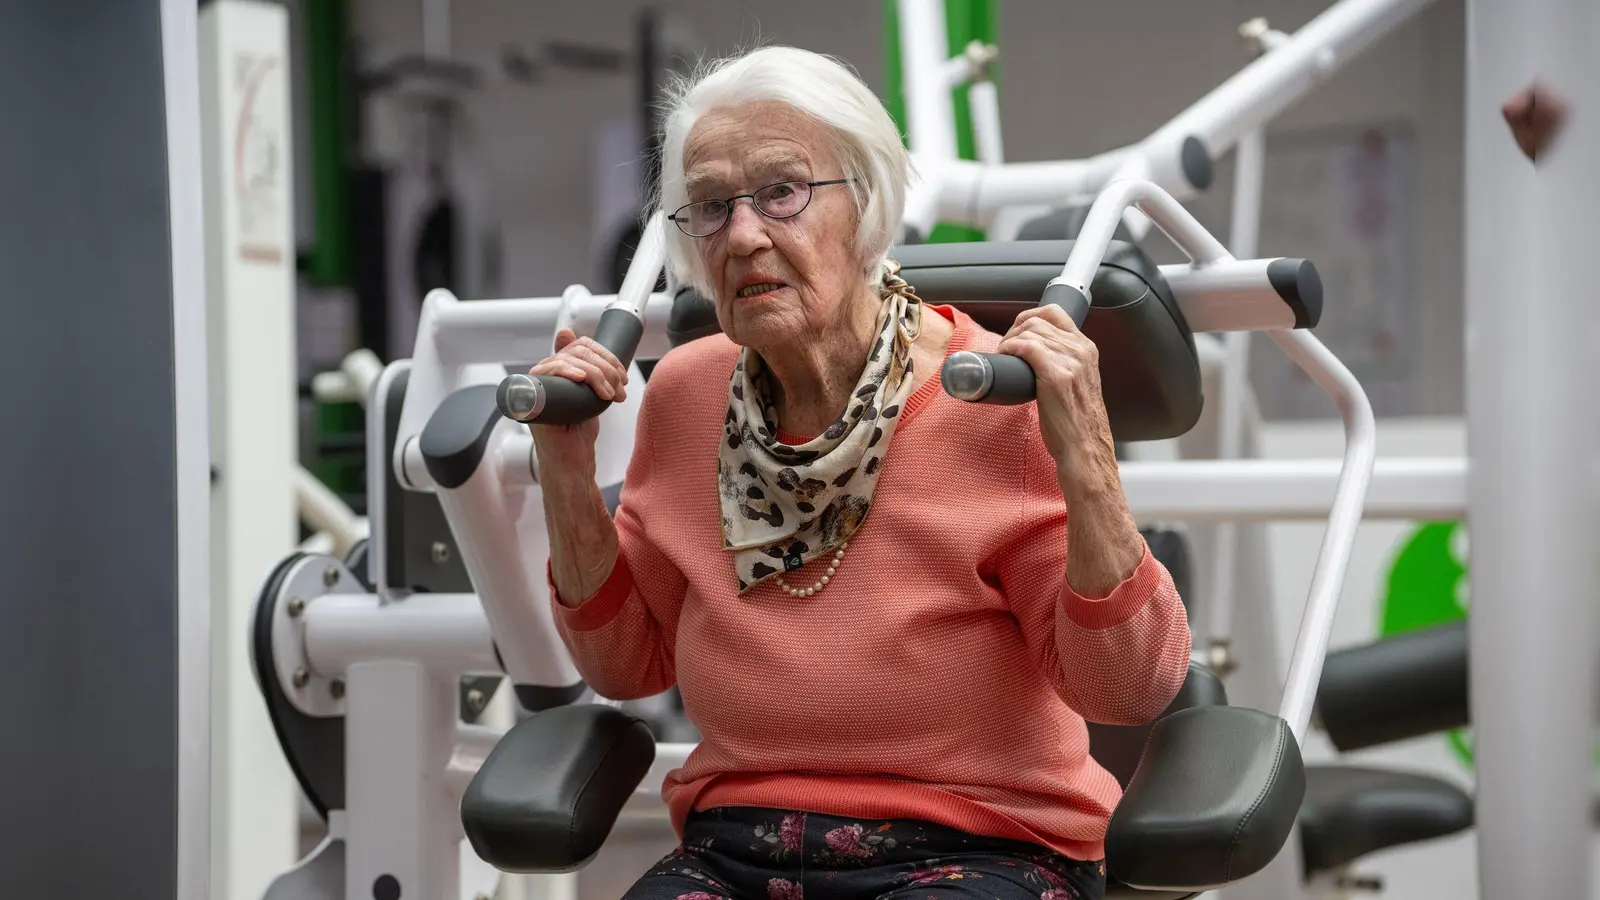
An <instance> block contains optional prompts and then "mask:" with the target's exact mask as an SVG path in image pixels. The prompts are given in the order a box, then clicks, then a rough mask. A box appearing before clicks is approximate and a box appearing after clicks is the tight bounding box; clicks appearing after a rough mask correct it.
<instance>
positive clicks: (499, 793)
mask: <svg viewBox="0 0 1600 900" xmlns="http://www.w3.org/2000/svg"><path fill="white" fill-rule="evenodd" d="M655 753H656V742H655V736H654V735H653V734H651V733H650V729H649V727H648V726H647V725H646V724H645V723H644V722H643V721H642V720H640V719H638V718H635V717H634V716H630V715H628V714H627V713H624V712H622V711H621V710H617V709H613V708H612V707H609V706H599V705H587V704H585V705H579V706H564V707H559V708H556V709H551V710H548V711H545V712H541V713H537V714H535V715H534V716H532V717H531V718H528V719H524V720H523V721H522V722H520V723H518V724H517V725H516V726H515V727H513V728H512V729H511V730H510V731H508V732H506V734H505V736H504V737H502V738H501V739H500V742H499V743H498V744H496V745H495V747H494V749H493V750H492V751H490V752H489V757H488V759H486V760H484V762H483V766H482V767H481V768H479V769H478V774H477V775H476V776H474V777H473V779H472V782H471V784H469V785H468V786H467V790H466V792H465V794H464V795H463V796H462V798H461V824H462V827H463V829H464V830H465V832H466V835H467V840H468V841H470V842H471V844H472V849H473V850H475V851H476V852H477V854H478V856H479V858H481V859H482V860H484V861H485V862H487V863H489V864H490V865H492V866H494V867H495V868H497V869H500V870H501V871H503V872H567V871H572V870H574V869H577V868H579V867H581V866H582V865H583V864H584V863H586V862H587V861H588V860H590V859H592V858H593V857H594V855H595V854H596V853H598V852H599V851H600V845H601V844H603V843H604V842H605V839H606V837H607V836H608V835H609V834H610V833H611V827H612V825H614V824H615V823H616V821H617V816H618V815H619V814H620V813H621V812H622V807H623V805H624V804H625V803H627V801H628V798H629V796H631V795H632V793H633V790H634V788H635V787H637V786H638V785H639V783H640V782H641V781H643V780H644V777H645V775H646V774H647V773H648V772H649V771H650V765H651V763H653V762H654V761H655Z"/></svg>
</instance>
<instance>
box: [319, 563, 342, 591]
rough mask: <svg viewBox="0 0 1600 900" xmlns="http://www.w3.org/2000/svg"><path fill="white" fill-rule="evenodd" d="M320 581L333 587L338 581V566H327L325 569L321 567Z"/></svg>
mask: <svg viewBox="0 0 1600 900" xmlns="http://www.w3.org/2000/svg"><path fill="white" fill-rule="evenodd" d="M322 583H323V584H324V585H326V586H327V587H333V586H334V585H336V584H338V583H339V567H338V566H329V567H327V568H326V569H323V570H322Z"/></svg>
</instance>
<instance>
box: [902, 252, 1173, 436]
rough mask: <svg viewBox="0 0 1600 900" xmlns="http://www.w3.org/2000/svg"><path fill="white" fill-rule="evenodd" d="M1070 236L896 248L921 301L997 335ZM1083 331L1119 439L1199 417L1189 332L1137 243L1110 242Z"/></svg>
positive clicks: (1027, 305)
mask: <svg viewBox="0 0 1600 900" xmlns="http://www.w3.org/2000/svg"><path fill="white" fill-rule="evenodd" d="M1073 244H1074V242H1073V241H1065V240H1063V241H1008V242H1003V243H1002V242H980V243H965V244H920V245H917V246H913V247H900V248H898V249H897V250H896V253H895V258H896V259H898V260H899V261H900V274H901V277H903V278H905V280H906V281H907V283H909V284H911V285H912V286H913V287H915V288H916V290H917V294H918V295H919V296H921V297H922V298H923V299H924V300H926V301H928V302H929V303H948V304H951V305H954V306H956V307H958V308H960V309H961V310H962V311H963V312H965V313H966V314H967V315H969V316H971V317H972V318H973V319H974V320H976V321H977V322H978V324H980V325H982V326H983V327H984V328H986V329H988V330H990V331H993V332H996V333H998V334H1004V333H1005V332H1006V331H1007V330H1008V329H1009V328H1010V327H1011V323H1012V322H1013V321H1015V320H1016V318H1017V315H1018V314H1019V313H1021V312H1022V311H1023V310H1026V309H1031V308H1032V307H1034V306H1037V305H1038V303H1039V297H1040V295H1041V294H1043V292H1044V288H1045V285H1046V284H1048V283H1049V282H1050V279H1052V278H1055V277H1056V276H1058V275H1060V274H1061V267H1062V266H1064V265H1065V264H1066V261H1067V254H1069V253H1070V252H1071V251H1072V246H1073ZM1089 293H1090V295H1091V300H1092V305H1091V306H1090V309H1089V316H1088V318H1087V319H1085V320H1084V323H1083V333H1084V334H1085V335H1087V336H1088V337H1089V339H1090V340H1092V341H1094V342H1095V346H1097V347H1098V348H1099V350H1100V386H1101V391H1102V392H1103V394H1104V396H1105V402H1106V414H1107V416H1108V417H1109V418H1110V420H1111V432H1112V434H1113V435H1114V436H1115V437H1116V439H1117V440H1119V441H1150V440H1161V439H1164V438H1171V437H1177V436H1178V435H1181V434H1183V433H1185V432H1187V431H1188V430H1189V429H1190V428H1192V427H1193V426H1194V423H1195V422H1196V421H1198V420H1199V418H1200V409H1201V402H1202V398H1201V391H1200V360H1199V356H1198V354H1197V353H1196V351H1195V347H1194V335H1193V334H1191V333H1190V331H1189V326H1188V324H1187V323H1186V322H1185V321H1184V318H1183V312H1182V311H1181V310H1180V309H1179V308H1178V302H1177V301H1176V300H1175V299H1173V296H1172V291H1171V289H1170V288H1168V286H1167V282H1166V279H1164V278H1162V277H1161V270H1160V269H1159V268H1158V267H1157V266H1156V264H1155V263H1154V262H1153V261H1152V260H1151V259H1150V257H1148V256H1146V255H1145V254H1144V252H1143V251H1141V250H1140V249H1139V248H1137V247H1135V246H1134V245H1132V244H1129V243H1126V242H1124V241H1112V242H1111V245H1110V247H1109V249H1108V250H1107V251H1106V255H1105V258H1104V260H1103V261H1102V262H1101V264H1100V269H1099V271H1098V272H1096V273H1095V277H1094V281H1093V282H1092V283H1091V284H1090V286H1089Z"/></svg>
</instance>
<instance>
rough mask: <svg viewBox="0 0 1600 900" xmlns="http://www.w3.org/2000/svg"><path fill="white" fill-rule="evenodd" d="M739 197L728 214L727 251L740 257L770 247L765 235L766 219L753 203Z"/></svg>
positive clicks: (769, 240) (767, 237) (770, 241)
mask: <svg viewBox="0 0 1600 900" xmlns="http://www.w3.org/2000/svg"><path fill="white" fill-rule="evenodd" d="M749 199H750V198H748V197H741V198H739V199H738V200H735V201H734V202H733V208H732V209H731V210H729V212H728V249H729V250H730V251H732V252H733V253H736V254H739V255H741V256H744V255H748V254H750V253H754V252H755V251H757V250H762V249H765V248H767V247H770V246H772V240H771V238H770V237H769V236H768V235H767V217H766V216H763V215H762V214H761V213H760V211H758V210H757V209H756V205H755V203H754V202H749V203H747V202H745V201H746V200H749Z"/></svg>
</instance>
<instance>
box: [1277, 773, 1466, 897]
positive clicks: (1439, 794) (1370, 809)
mask: <svg viewBox="0 0 1600 900" xmlns="http://www.w3.org/2000/svg"><path fill="white" fill-rule="evenodd" d="M1471 827H1472V798H1471V797H1470V796H1468V794H1467V792H1466V791H1464V790H1462V789H1461V788H1459V787H1457V786H1456V785H1454V784H1451V783H1450V782H1447V781H1444V780H1442V779H1439V778H1433V777H1431V776H1428V775H1420V774H1416V773H1411V772H1391V771H1386V770H1383V769H1368V768H1359V767H1355V766H1307V767H1306V798H1305V803H1304V804H1303V805H1302V806H1301V809H1300V849H1301V854H1302V857H1303V858H1304V860H1305V871H1306V874H1307V875H1311V874H1315V873H1318V872H1325V871H1328V870H1330V869H1337V868H1339V867H1341V866H1344V865H1346V864H1348V863H1351V862H1354V861H1355V860H1357V859H1360V858H1361V857H1363V856H1365V855H1367V854H1369V853H1376V852H1377V851H1379V850H1386V849H1389V848H1391V847H1399V846H1403V845H1405V844H1413V843H1417V842H1418V841H1426V840H1432V839H1434V838H1441V837H1445V836H1447V835H1452V834H1455V833H1457V832H1460V831H1465V830H1466V829H1468V828H1471Z"/></svg>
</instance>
